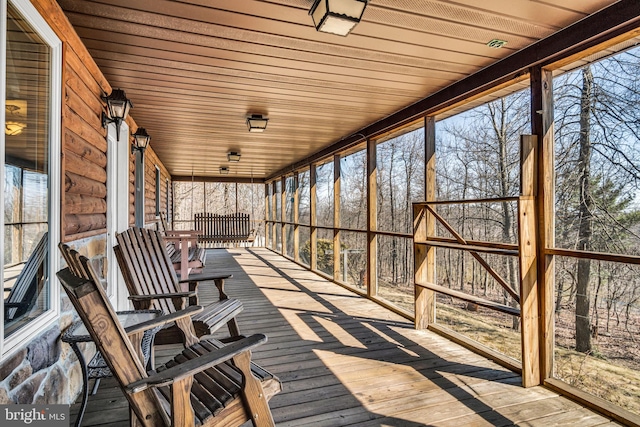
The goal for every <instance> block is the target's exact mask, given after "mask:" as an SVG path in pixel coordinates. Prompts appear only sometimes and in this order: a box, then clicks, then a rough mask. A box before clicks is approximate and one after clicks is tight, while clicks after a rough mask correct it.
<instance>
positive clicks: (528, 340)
mask: <svg viewBox="0 0 640 427" xmlns="http://www.w3.org/2000/svg"><path fill="white" fill-rule="evenodd" d="M535 171H536V138H535V137H534V136H531V135H524V136H523V137H522V139H521V191H520V196H518V197H502V198H494V199H475V200H449V201H435V200H427V201H424V202H419V203H414V204H413V215H414V216H413V218H414V260H415V262H414V266H415V272H414V273H415V278H414V280H415V282H414V283H415V288H416V290H415V295H416V299H415V324H416V327H417V328H422V329H423V328H429V327H432V326H433V327H435V326H436V317H435V308H436V305H435V304H436V299H435V294H436V293H440V294H445V295H449V296H451V297H453V298H458V299H461V300H464V301H467V302H471V303H474V304H477V305H479V306H483V307H486V308H488V309H491V310H496V311H499V312H502V313H507V314H510V315H513V316H519V317H520V319H521V326H522V328H521V331H522V367H523V369H522V381H523V385H524V386H525V387H527V386H531V385H537V384H539V383H540V370H539V357H540V356H539V340H538V338H539V328H538V324H537V322H538V317H539V316H538V313H539V308H538V289H537V287H538V284H537V259H536V238H535V234H536V222H535V205H534V194H535V193H534V191H535ZM428 194H430V193H428ZM513 202H515V203H517V205H518V243H517V244H510V243H502V242H501V243H497V242H496V243H494V242H483V241H469V240H467V239H465V238H464V237H463V236H462V234H461V233H459V232H458V231H457V230H456V229H455V228H454V227H452V226H451V224H449V222H447V220H446V219H445V218H444V217H442V216H441V215H440V214H439V213H438V212H437V209H436V206H439V205H459V204H465V203H513ZM436 223H440V224H441V226H442V227H444V229H446V230H447V231H448V232H449V233H450V234H451V235H452V236H453V238H446V237H441V236H436ZM436 248H447V249H456V250H463V251H466V252H469V253H470V254H471V256H473V257H474V258H475V259H476V260H477V261H478V263H479V264H480V265H481V266H482V267H484V268H485V269H486V271H487V272H488V273H489V274H490V275H491V276H492V277H493V278H494V279H495V281H496V282H497V283H498V284H500V285H501V286H502V288H503V289H504V291H505V292H506V293H508V294H509V295H510V296H511V297H512V298H513V300H514V301H515V302H516V303H517V305H518V306H519V307H512V306H510V305H507V304H501V303H498V302H495V301H491V300H488V299H485V298H481V297H478V296H476V295H471V294H468V293H464V292H461V291H457V290H453V289H450V288H447V287H445V286H441V285H438V284H437V278H436V273H435V271H436V268H435V267H436V257H435V251H436ZM485 253H488V254H498V255H504V256H512V257H517V258H518V261H519V279H518V282H519V283H517V284H509V283H508V281H507V280H505V279H504V278H502V277H501V276H500V274H499V273H498V272H497V271H496V270H495V269H494V268H492V267H491V266H490V265H489V263H488V262H487V261H486V260H485V258H484V257H483V255H482V254H485ZM434 329H435V328H434Z"/></svg>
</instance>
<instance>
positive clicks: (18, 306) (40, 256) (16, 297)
mask: <svg viewBox="0 0 640 427" xmlns="http://www.w3.org/2000/svg"><path fill="white" fill-rule="evenodd" d="M48 253H49V233H44V234H43V235H42V237H41V238H40V241H39V242H38V244H37V245H36V247H35V249H34V250H33V252H32V253H31V255H30V256H29V259H28V260H27V262H26V263H25V265H24V267H23V268H22V271H20V274H19V275H18V277H17V278H16V281H15V283H14V284H13V286H12V287H11V289H9V295H8V296H7V298H6V300H5V301H4V321H5V323H9V322H11V321H13V320H15V319H18V318H19V317H20V316H23V315H25V314H26V313H28V312H29V311H30V310H31V308H32V307H33V306H34V304H35V302H36V299H37V297H38V294H39V289H38V288H40V287H41V286H42V280H40V279H39V277H38V272H39V271H41V270H42V268H43V267H44V266H45V265H46V263H45V259H46V257H47V254H48ZM40 277H43V276H40ZM6 290H7V289H5V291H6Z"/></svg>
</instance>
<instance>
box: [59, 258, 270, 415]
mask: <svg viewBox="0 0 640 427" xmlns="http://www.w3.org/2000/svg"><path fill="white" fill-rule="evenodd" d="M57 275H58V278H59V279H60V282H61V283H62V287H63V288H64V290H65V292H66V293H67V295H68V296H69V300H70V301H71V303H72V304H73V306H74V307H75V309H76V311H77V312H78V314H79V315H80V318H81V319H82V321H83V323H84V324H85V326H86V328H87V330H88V331H89V334H90V336H91V338H92V339H93V342H94V343H95V344H96V347H97V349H98V351H100V353H101V354H102V356H103V357H104V359H105V361H106V362H107V365H108V366H109V369H110V370H111V372H112V373H113V375H114V376H115V377H116V378H117V380H118V385H119V386H120V388H121V389H122V392H123V394H124V397H125V398H126V399H127V401H128V403H129V408H130V414H131V417H132V419H131V420H130V425H132V426H133V425H136V426H138V425H139V426H149V427H162V426H167V427H168V426H196V425H198V426H203V427H205V426H226V427H235V426H239V425H242V424H244V423H245V422H247V421H252V423H253V425H254V426H257V427H270V426H274V425H275V424H274V421H273V417H272V415H271V410H270V409H269V404H268V400H269V399H270V398H271V397H272V396H273V395H274V394H276V393H278V392H280V391H281V389H282V385H281V383H280V381H279V380H278V379H277V378H276V377H274V376H273V375H272V374H270V373H269V372H267V371H266V370H264V369H263V368H261V367H259V366H258V365H256V364H255V363H253V362H251V350H253V349H254V348H256V347H257V346H259V345H261V344H262V343H264V342H266V341H267V337H266V336H265V335H262V334H256V335H252V336H250V337H247V338H242V339H240V340H237V341H234V342H232V343H230V344H227V345H225V344H223V343H221V342H220V341H217V340H214V339H207V340H202V341H196V342H194V343H193V344H192V345H190V346H189V347H188V348H186V349H185V350H184V351H183V352H182V353H181V354H179V355H178V356H176V357H175V358H174V359H173V360H171V361H169V362H168V363H166V364H164V365H162V366H159V367H158V368H156V369H155V370H153V371H150V372H147V371H146V370H145V368H144V366H143V364H142V363H141V360H140V354H139V352H138V351H137V348H138V347H137V346H136V342H137V341H138V340H139V339H140V337H141V335H142V334H143V333H144V331H145V330H146V329H149V328H153V327H156V326H158V325H162V324H164V322H173V321H175V320H176V319H189V313H186V314H183V313H181V312H176V313H173V314H170V315H166V316H161V317H159V318H156V319H153V320H150V321H148V322H143V323H141V324H138V325H134V326H130V327H128V328H126V329H125V328H123V327H122V325H121V324H120V323H119V322H118V319H117V317H116V315H115V312H114V310H113V307H111V304H110V303H109V299H108V298H107V295H106V294H105V292H104V289H102V287H101V286H100V285H99V284H97V283H96V282H95V281H93V280H90V279H84V278H78V277H77V276H75V275H74V274H73V273H72V272H71V271H70V270H69V268H65V269H64V270H62V271H60V272H58V274H57Z"/></svg>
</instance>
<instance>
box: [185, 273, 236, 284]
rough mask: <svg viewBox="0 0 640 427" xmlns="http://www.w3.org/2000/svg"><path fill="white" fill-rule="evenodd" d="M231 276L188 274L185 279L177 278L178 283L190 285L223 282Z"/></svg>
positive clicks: (231, 275)
mask: <svg viewBox="0 0 640 427" xmlns="http://www.w3.org/2000/svg"><path fill="white" fill-rule="evenodd" d="M232 277H233V274H210V273H200V274H190V275H189V277H187V278H186V279H182V278H180V277H178V282H180V283H191V282H204V281H206V280H224V279H231V278H232Z"/></svg>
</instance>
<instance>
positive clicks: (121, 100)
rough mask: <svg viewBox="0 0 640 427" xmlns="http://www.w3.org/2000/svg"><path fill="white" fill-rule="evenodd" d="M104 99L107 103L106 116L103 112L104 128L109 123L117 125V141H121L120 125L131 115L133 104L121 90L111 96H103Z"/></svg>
mask: <svg viewBox="0 0 640 427" xmlns="http://www.w3.org/2000/svg"><path fill="white" fill-rule="evenodd" d="M102 99H103V101H105V102H106V103H107V112H106V114H105V112H104V111H103V112H102V127H103V128H106V127H107V125H108V124H109V123H115V124H116V139H117V140H118V141H120V125H121V124H122V121H123V120H125V119H126V118H127V116H128V115H129V110H130V109H131V108H132V107H133V104H132V103H131V100H129V98H127V95H126V94H125V93H124V91H123V90H121V89H114V90H113V91H111V94H110V95H109V96H103V97H102Z"/></svg>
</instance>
